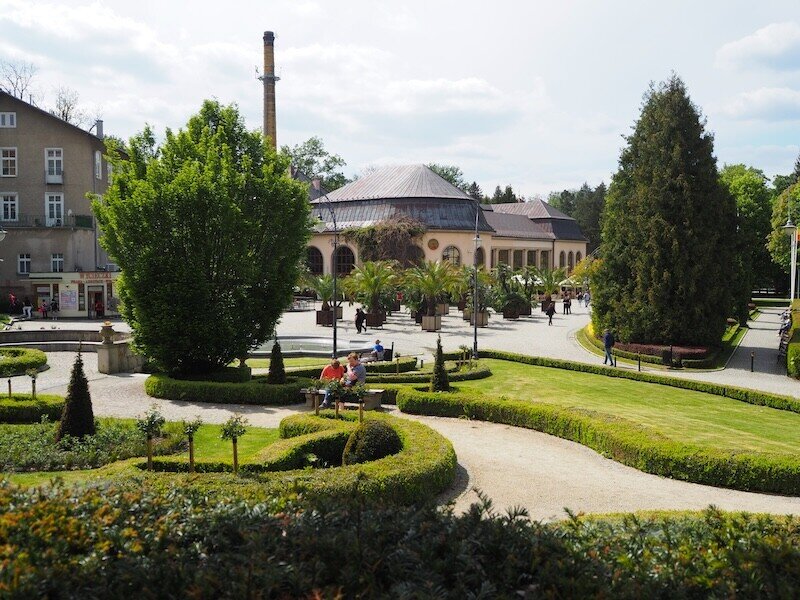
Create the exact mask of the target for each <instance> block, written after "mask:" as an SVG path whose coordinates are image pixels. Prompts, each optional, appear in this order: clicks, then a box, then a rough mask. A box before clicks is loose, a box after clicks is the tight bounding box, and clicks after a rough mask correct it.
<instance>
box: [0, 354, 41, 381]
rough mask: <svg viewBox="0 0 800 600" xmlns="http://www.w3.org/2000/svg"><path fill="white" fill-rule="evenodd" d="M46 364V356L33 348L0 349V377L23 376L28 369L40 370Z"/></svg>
mask: <svg viewBox="0 0 800 600" xmlns="http://www.w3.org/2000/svg"><path fill="white" fill-rule="evenodd" d="M46 364H47V355H46V354H45V353H44V352H42V351H41V350H34V349H33V348H0V377H14V376H16V375H24V374H25V372H26V371H28V370H30V369H36V370H37V371H38V370H40V369H41V368H42V367H44V366H45V365H46Z"/></svg>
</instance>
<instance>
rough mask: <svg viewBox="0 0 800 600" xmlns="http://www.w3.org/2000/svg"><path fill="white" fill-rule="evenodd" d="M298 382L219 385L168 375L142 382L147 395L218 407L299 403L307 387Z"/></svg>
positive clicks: (302, 381) (306, 383)
mask: <svg viewBox="0 0 800 600" xmlns="http://www.w3.org/2000/svg"><path fill="white" fill-rule="evenodd" d="M309 383H310V382H309V381H308V380H304V379H300V380H296V381H291V382H289V383H285V384H281V385H269V384H267V383H261V382H260V381H251V382H248V383H221V382H215V381H187V380H183V379H173V378H172V377H169V376H167V375H163V374H158V375H150V377H148V378H147V379H146V380H145V382H144V390H145V392H146V393H147V395H148V396H152V397H153V398H163V399H166V400H188V401H192V402H215V403H218V404H260V405H279V404H296V403H298V402H300V389H301V388H304V387H307V386H308V385H309Z"/></svg>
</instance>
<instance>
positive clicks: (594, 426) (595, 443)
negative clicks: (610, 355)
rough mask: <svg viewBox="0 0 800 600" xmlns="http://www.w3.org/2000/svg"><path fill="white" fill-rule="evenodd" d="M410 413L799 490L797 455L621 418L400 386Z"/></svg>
mask: <svg viewBox="0 0 800 600" xmlns="http://www.w3.org/2000/svg"><path fill="white" fill-rule="evenodd" d="M397 405H398V407H399V408H400V410H401V411H403V412H406V413H411V414H422V415H432V416H438V417H464V416H466V417H467V418H470V419H476V420H479V421H489V422H492V423H504V424H506V425H513V426H515V427H525V428H527V429H534V430H536V431H541V432H543V433H548V434H550V435H555V436H557V437H560V438H563V439H567V440H571V441H573V442H577V443H579V444H583V445H584V446H588V447H589V448H592V449H593V450H596V451H597V452H599V453H601V454H602V455H604V456H608V457H610V458H613V459H614V460H616V461H618V462H621V463H623V464H625V465H628V466H631V467H634V468H636V469H639V470H640V471H645V472H647V473H653V474H655V475H662V476H664V477H670V478H672V479H680V480H684V481H691V482H693V483H702V484H706V485H713V486H721V487H727V488H734V489H741V490H748V491H758V492H770V493H777V494H789V495H798V494H800V457H798V456H780V455H775V454H766V453H756V452H742V453H731V452H722V451H715V450H713V449H707V448H702V447H699V446H694V445H690V444H684V443H682V442H676V441H673V440H671V439H669V438H667V437H665V436H663V435H660V434H658V433H657V432H644V431H642V429H641V427H639V426H638V425H637V424H635V423H631V422H630V421H627V420H625V419H620V418H615V417H609V416H604V415H598V414H596V413H589V412H587V411H580V410H577V409H572V408H563V407H560V406H554V405H551V404H544V403H539V402H525V401H521V400H509V399H506V398H502V397H500V398H498V397H496V396H489V395H475V394H464V393H458V394H442V393H433V392H420V391H416V390H412V389H405V390H400V392H398V394H397Z"/></svg>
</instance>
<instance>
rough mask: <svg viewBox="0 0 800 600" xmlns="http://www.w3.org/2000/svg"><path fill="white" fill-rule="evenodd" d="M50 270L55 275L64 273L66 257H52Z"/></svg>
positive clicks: (59, 255)
mask: <svg viewBox="0 0 800 600" xmlns="http://www.w3.org/2000/svg"><path fill="white" fill-rule="evenodd" d="M50 270H51V271H52V272H53V273H63V272H64V255H63V254H61V253H58V254H51V255H50Z"/></svg>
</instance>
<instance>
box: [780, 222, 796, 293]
mask: <svg viewBox="0 0 800 600" xmlns="http://www.w3.org/2000/svg"><path fill="white" fill-rule="evenodd" d="M783 230H784V231H785V232H786V233H787V234H788V235H789V236H790V239H791V249H792V266H791V270H790V272H789V275H790V277H791V281H790V283H789V290H790V291H789V294H790V295H789V306H790V307H791V305H792V301H793V300H794V293H795V282H796V281H797V225H795V224H794V223H792V214H791V207H790V208H789V219H788V220H787V221H786V225H784V226H783Z"/></svg>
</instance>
